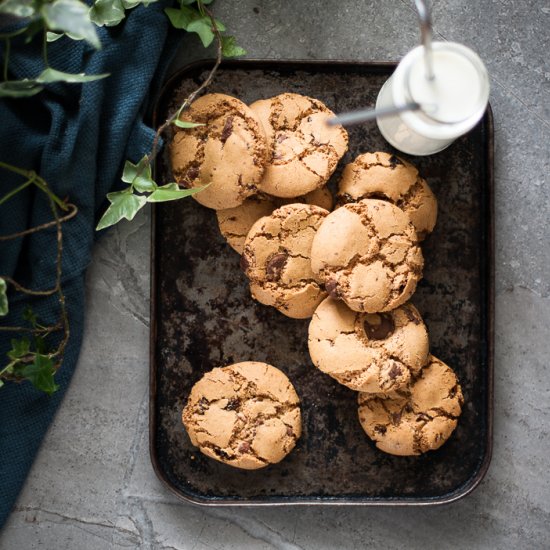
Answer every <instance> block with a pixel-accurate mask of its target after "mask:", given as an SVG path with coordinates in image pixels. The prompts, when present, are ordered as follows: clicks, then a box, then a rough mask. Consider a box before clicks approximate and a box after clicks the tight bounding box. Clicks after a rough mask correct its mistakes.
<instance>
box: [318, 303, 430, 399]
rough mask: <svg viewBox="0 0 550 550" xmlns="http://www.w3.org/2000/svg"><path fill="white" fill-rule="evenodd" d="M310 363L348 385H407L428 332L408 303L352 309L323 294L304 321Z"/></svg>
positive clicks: (367, 388) (383, 389)
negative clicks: (381, 308)
mask: <svg viewBox="0 0 550 550" xmlns="http://www.w3.org/2000/svg"><path fill="white" fill-rule="evenodd" d="M308 344H309V354H310V356H311V360H312V361H313V364H314V365H315V366H316V367H317V368H319V369H320V370H321V371H323V372H324V373H326V374H328V375H330V376H332V378H334V379H335V380H337V381H338V382H340V383H341V384H344V385H345V386H348V388H351V389H352V390H356V391H362V392H370V393H387V392H391V391H395V390H398V389H403V388H407V387H408V385H409V382H410V380H411V377H414V376H415V375H417V374H418V373H419V372H420V370H421V368H422V367H423V366H424V365H425V364H426V360H427V358H428V349H429V346H428V332H427V330H426V326H425V325H424V322H423V321H422V318H421V317H420V314H419V313H418V310H417V309H416V308H415V307H414V306H413V305H412V304H405V305H402V306H400V307H398V308H396V309H394V310H392V311H389V312H387V313H358V312H356V311H352V310H351V309H349V308H348V307H347V306H346V304H344V303H343V302H341V301H340V300H334V299H332V298H330V297H329V298H327V299H326V300H324V301H323V302H322V303H321V304H320V305H319V307H318V308H317V309H316V310H315V313H314V314H313V318H312V319H311V323H310V325H309V341H308Z"/></svg>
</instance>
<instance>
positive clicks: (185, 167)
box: [170, 94, 267, 209]
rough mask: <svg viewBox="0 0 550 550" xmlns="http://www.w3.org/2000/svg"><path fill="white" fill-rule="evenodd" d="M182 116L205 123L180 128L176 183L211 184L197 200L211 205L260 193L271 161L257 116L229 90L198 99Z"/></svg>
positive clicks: (174, 147) (174, 153)
mask: <svg viewBox="0 0 550 550" xmlns="http://www.w3.org/2000/svg"><path fill="white" fill-rule="evenodd" d="M180 119H181V120H184V121H190V122H194V123H199V124H203V126H198V127H196V128H184V129H182V128H176V129H175V134H174V137H173V139H172V142H171V143H170V160H171V164H172V172H173V174H174V178H175V180H176V182H178V183H179V184H180V185H183V186H185V187H187V188H191V187H201V186H205V185H207V186H208V187H206V188H205V189H203V190H202V191H200V192H198V193H195V194H194V195H192V196H193V198H194V199H195V200H196V201H197V202H199V203H200V204H202V205H204V206H207V207H208V208H214V209H220V208H232V207H234V206H238V205H239V204H241V203H242V202H243V201H244V200H245V199H246V198H247V197H250V196H251V195H254V194H255V193H257V184H258V183H259V181H260V180H261V178H262V175H263V173H264V168H265V164H266V161H267V147H266V139H265V135H264V132H263V129H262V127H261V126H260V124H259V122H258V119H257V117H256V115H255V114H254V113H253V112H252V111H251V110H250V108H249V107H247V106H246V105H245V104H244V103H243V102H242V101H240V100H238V99H236V98H234V97H231V96H227V95H224V94H208V95H204V96H202V97H201V98H199V99H197V100H196V101H195V102H193V103H192V104H191V106H190V107H189V109H188V110H187V111H185V112H184V113H182V114H181V115H180Z"/></svg>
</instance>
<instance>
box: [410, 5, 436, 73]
mask: <svg viewBox="0 0 550 550" xmlns="http://www.w3.org/2000/svg"><path fill="white" fill-rule="evenodd" d="M414 4H415V6H416V11H417V12H418V18H419V19H420V35H421V41H422V45H423V46H424V60H425V62H426V78H427V79H428V80H433V79H434V78H435V74H434V65H433V51H432V34H433V33H432V18H431V16H430V12H429V10H428V7H427V6H426V3H425V2H424V0H414Z"/></svg>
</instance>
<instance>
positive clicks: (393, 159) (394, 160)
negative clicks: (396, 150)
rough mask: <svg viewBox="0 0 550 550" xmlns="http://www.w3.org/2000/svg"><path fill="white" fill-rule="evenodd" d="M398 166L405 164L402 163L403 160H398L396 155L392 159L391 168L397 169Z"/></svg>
mask: <svg viewBox="0 0 550 550" xmlns="http://www.w3.org/2000/svg"><path fill="white" fill-rule="evenodd" d="M398 164H403V163H402V162H401V159H399V158H397V157H396V156H395V155H392V156H391V157H390V166H391V167H392V168H395V167H396V166H397V165H398Z"/></svg>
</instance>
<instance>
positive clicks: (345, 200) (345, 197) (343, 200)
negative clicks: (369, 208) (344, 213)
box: [337, 193, 357, 206]
mask: <svg viewBox="0 0 550 550" xmlns="http://www.w3.org/2000/svg"><path fill="white" fill-rule="evenodd" d="M337 202H338V205H339V206H344V204H349V203H351V202H357V199H355V198H354V197H352V196H351V195H350V194H349V193H342V194H341V195H338V197H337Z"/></svg>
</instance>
